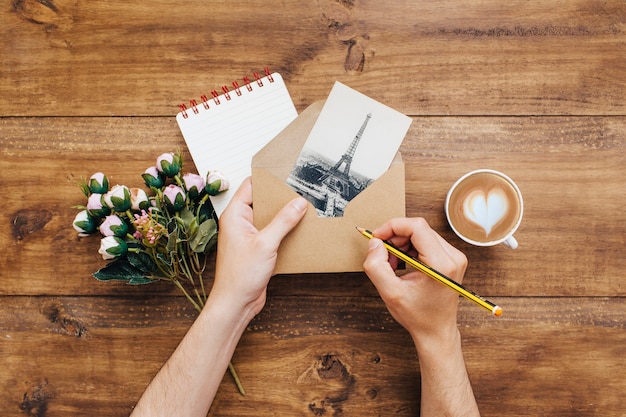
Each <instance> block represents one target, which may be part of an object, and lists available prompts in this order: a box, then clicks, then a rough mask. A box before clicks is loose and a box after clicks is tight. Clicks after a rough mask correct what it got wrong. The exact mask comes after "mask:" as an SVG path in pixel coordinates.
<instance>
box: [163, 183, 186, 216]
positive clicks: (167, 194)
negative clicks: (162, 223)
mask: <svg viewBox="0 0 626 417" xmlns="http://www.w3.org/2000/svg"><path fill="white" fill-rule="evenodd" d="M163 199H164V200H165V204H167V205H168V206H169V207H170V208H172V209H174V210H176V211H178V210H180V209H182V208H183V207H185V191H184V190H183V189H182V188H181V187H179V186H178V185H174V184H170V185H168V186H167V187H165V189H164V190H163Z"/></svg>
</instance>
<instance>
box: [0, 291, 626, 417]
mask: <svg viewBox="0 0 626 417" xmlns="http://www.w3.org/2000/svg"><path fill="white" fill-rule="evenodd" d="M503 304H504V305H505V306H506V309H507V310H506V314H505V315H504V316H503V317H502V319H495V318H492V317H490V316H489V315H488V314H485V313H484V312H483V311H482V310H480V309H477V308H475V306H473V305H471V304H469V303H463V302H462V303H461V310H460V314H459V316H460V327H461V332H462V336H463V338H464V340H465V343H464V346H465V357H466V361H467V364H468V372H469V374H470V377H471V379H472V382H473V384H474V389H475V393H476V396H477V399H478V403H479V404H480V406H481V411H482V414H483V415H484V416H500V415H516V416H518V415H519V416H521V415H529V416H534V415H550V416H579V415H620V413H621V412H622V410H623V409H624V406H626V403H625V401H624V398H623V396H622V395H621V393H622V392H623V391H624V389H626V382H625V381H624V378H623V374H622V373H621V372H619V371H618V370H619V367H620V361H621V358H622V357H623V355H624V354H625V353H626V350H625V349H626V348H624V346H626V336H625V335H626V333H625V332H624V327H625V324H624V319H623V318H624V314H625V313H626V307H625V305H626V304H624V302H623V299H621V298H588V297H582V298H550V297H547V298H524V297H516V298H510V299H506V302H504V303H503ZM0 306H1V307H0V323H2V324H0V331H1V332H2V333H1V336H2V341H1V342H0V353H1V354H2V357H3V358H5V360H4V365H3V371H2V372H0V384H1V385H2V386H3V387H5V389H4V393H3V395H2V396H0V407H2V409H3V410H4V412H5V413H9V414H10V415H19V414H20V408H21V409H22V411H23V412H24V411H25V410H26V409H27V408H28V407H33V408H32V409H31V410H32V411H31V412H32V415H46V416H62V415H69V414H71V415H75V416H82V415H85V416H86V415H93V410H94V409H97V410H98V414H99V415H103V416H123V415H128V414H129V413H130V410H131V409H132V406H133V405H134V403H135V401H136V399H137V398H138V397H139V396H140V395H141V392H142V391H143V389H144V388H145V386H146V385H147V384H148V382H149V381H150V379H151V378H152V376H153V375H154V374H155V373H156V371H157V370H158V369H159V367H160V366H161V365H162V363H163V362H164V361H165V360H166V359H167V357H168V356H169V354H170V353H171V352H172V350H173V349H174V348H175V347H176V345H177V343H178V340H179V339H180V338H181V337H182V335H183V334H184V332H185V331H186V329H187V328H188V326H189V325H190V324H191V321H192V320H193V318H194V316H195V313H194V311H193V309H192V308H191V307H190V306H189V305H188V303H187V301H186V300H185V299H183V298H181V297H131V298H128V297H115V298H106V297H2V298H1V303H0ZM77 329H81V330H80V331H77ZM607 340H611V342H612V343H606V341H607ZM233 360H234V362H235V364H236V366H237V369H238V371H239V374H240V376H241V378H242V380H243V381H244V383H245V386H246V389H247V395H246V396H245V397H242V396H240V395H239V394H238V393H237V391H236V388H234V385H233V384H232V382H231V381H230V376H229V375H226V376H225V378H224V382H223V383H222V386H221V387H220V390H219V392H218V395H217V399H216V401H215V403H214V406H213V408H212V411H211V412H210V413H209V415H212V416H258V415H259V410H261V409H262V410H264V412H263V413H262V415H302V416H314V415H399V416H414V415H417V413H418V412H417V410H418V409H419V371H418V363H417V360H416V356H415V352H414V348H413V346H412V343H411V340H410V338H409V337H408V335H407V334H406V333H405V332H404V330H403V329H401V328H400V326H399V325H398V324H397V323H395V322H394V321H393V319H392V318H391V317H390V316H389V314H388V313H387V311H386V309H385V307H384V305H383V304H382V301H381V300H380V299H378V298H377V297H350V296H342V297H309V298H307V302H306V303H303V302H302V298H301V297H289V296H273V295H270V297H269V299H268V303H267V306H266V308H265V309H264V310H263V312H262V313H261V314H260V315H259V316H258V317H257V318H256V319H255V320H254V321H253V322H252V323H251V324H250V326H249V328H248V331H247V332H246V333H245V334H244V337H243V338H242V340H241V343H240V344H239V346H238V348H237V351H236V353H235V357H234V359H233ZM572 364H576V366H570V365H572ZM610 369H613V370H614V371H613V372H608V371H609V370H610ZM599 381H602V382H601V383H599ZM37 408H38V409H45V412H44V413H42V414H36V413H35V411H34V410H35V409H37Z"/></svg>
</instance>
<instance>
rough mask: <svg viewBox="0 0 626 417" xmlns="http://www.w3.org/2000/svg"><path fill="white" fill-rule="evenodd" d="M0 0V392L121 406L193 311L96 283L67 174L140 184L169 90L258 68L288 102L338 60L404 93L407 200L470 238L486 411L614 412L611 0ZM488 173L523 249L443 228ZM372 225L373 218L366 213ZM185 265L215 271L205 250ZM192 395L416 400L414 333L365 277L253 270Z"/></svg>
mask: <svg viewBox="0 0 626 417" xmlns="http://www.w3.org/2000/svg"><path fill="white" fill-rule="evenodd" d="M5 3H6V4H4V5H3V7H2V8H1V9H0V39H1V40H2V42H0V56H1V57H2V58H1V59H0V190H2V194H1V195H2V203H3V204H2V210H1V211H0V222H1V224H2V227H0V357H1V358H2V366H0V387H2V390H0V410H2V411H1V412H0V414H2V415H12V416H15V415H18V416H38V417H55V416H67V415H71V416H83V415H85V416H87V415H89V416H91V415H94V414H97V415H101V416H124V415H128V414H129V413H130V411H131V409H132V407H133V405H134V404H135V402H136V401H137V399H138V398H139V396H140V395H141V393H142V392H143V390H144V388H145V386H146V385H147V384H148V383H149V381H150V379H151V378H152V377H153V376H154V374H155V373H156V372H157V371H158V369H159V367H160V366H161V365H162V364H163V362H164V361H165V360H166V359H167V357H168V356H169V355H170V353H171V352H172V351H173V349H174V348H175V347H176V345H177V344H178V342H179V340H180V339H181V338H182V337H183V335H184V334H185V332H186V330H187V329H188V327H189V326H190V324H191V323H192V321H193V319H194V317H195V315H196V313H195V311H194V310H193V309H192V308H191V307H190V305H188V303H187V301H186V300H185V299H184V298H183V297H181V296H180V295H179V294H178V293H177V292H176V291H175V290H174V289H173V288H171V286H170V285H168V284H167V283H159V284H154V285H150V286H141V287H131V286H127V285H124V284H113V283H107V284H105V283H99V282H97V281H95V280H94V278H92V277H91V273H92V272H94V271H95V270H96V269H97V268H98V267H100V266H102V265H103V264H104V262H103V261H102V260H101V259H99V255H97V253H96V251H97V247H98V242H97V240H98V239H97V238H96V237H93V238H79V237H78V236H77V235H76V232H74V231H73V230H72V228H71V222H72V219H73V217H74V215H75V213H76V210H75V209H74V208H72V207H73V206H75V205H80V204H83V203H84V199H83V196H82V194H81V193H80V191H79V190H78V188H77V185H76V184H77V182H78V181H79V180H80V179H81V178H82V177H88V176H89V175H91V174H92V173H93V172H96V171H103V172H105V173H107V174H108V175H109V176H110V177H111V181H112V183H113V184H115V183H120V184H126V185H129V186H141V185H142V180H141V178H140V174H141V173H142V172H143V170H144V169H145V168H147V167H148V166H151V165H153V164H154V161H155V158H156V156H157V155H159V154H161V153H162V152H168V151H173V150H176V149H177V148H181V149H182V151H183V153H184V155H185V158H186V168H187V169H188V170H194V168H193V163H192V162H191V159H190V157H189V154H188V152H187V149H186V147H185V144H184V141H183V139H182V136H181V134H180V132H179V130H178V127H177V125H176V122H175V120H174V115H175V113H176V112H177V111H178V105H179V104H180V103H183V102H188V101H189V100H190V99H197V98H198V97H199V95H200V94H210V91H211V90H213V89H219V88H220V87H221V86H222V85H230V83H231V82H232V81H233V80H241V79H242V77H243V76H245V75H248V76H250V75H252V73H253V72H254V71H262V70H263V68H264V67H265V66H269V67H270V68H271V69H272V70H275V71H278V72H280V73H281V74H282V75H283V77H284V79H285V81H286V84H287V87H288V89H289V91H290V94H291V96H292V98H293V100H294V103H295V104H296V107H297V109H298V111H302V110H303V109H304V108H306V107H307V106H308V105H310V104H311V103H313V102H315V101H318V100H322V99H324V98H326V96H327V94H328V92H329V91H330V88H331V87H332V83H333V82H334V81H335V80H338V81H341V82H343V83H345V84H347V85H349V86H351V87H353V88H355V89H357V90H359V91H361V92H362V93H364V94H367V95H369V96H370V97H372V98H375V99H377V100H379V101H381V102H383V103H385V104H387V105H389V106H391V107H393V108H395V109H397V110H399V111H401V112H403V113H405V114H408V115H410V116H412V117H413V124H412V126H411V129H410V131H409V133H408V135H407V137H406V139H405V141H404V143H403V145H402V148H401V151H402V154H403V158H404V162H405V164H406V189H407V195H406V203H407V213H408V215H410V216H423V217H425V218H426V219H427V220H428V221H429V222H430V224H431V225H432V226H433V228H434V229H435V230H437V231H438V232H439V233H441V234H442V235H443V236H444V237H445V238H446V239H448V240H449V241H450V242H451V243H453V244H454V245H455V246H457V247H459V248H460V249H461V250H462V251H463V252H465V253H466V254H467V256H468V258H469V262H470V264H469V268H468V271H467V274H466V277H465V281H464V282H465V283H466V284H467V286H468V287H469V288H471V289H472V290H473V291H476V292H477V293H479V294H481V295H484V296H486V297H488V298H489V299H491V300H493V301H496V302H497V303H498V304H500V305H501V306H502V307H503V308H504V315H503V317H502V318H500V319H494V318H492V317H491V316H489V315H488V314H485V313H484V312H483V311H482V309H479V308H476V307H475V306H474V305H471V304H469V303H468V302H465V301H461V305H460V306H461V307H460V313H459V326H460V329H461V332H462V336H463V341H464V352H465V358H466V362H467V367H468V371H469V374H470V377H471V379H472V382H473V386H474V390H475V393H476V397H477V400H478V404H479V407H480V409H481V411H482V414H483V415H484V416H538V415H548V416H556V417H574V416H582V415H584V416H618V415H623V414H624V411H623V410H625V409H626V401H625V400H624V395H623V393H624V391H626V383H625V382H624V381H626V372H624V371H623V369H622V368H623V367H622V366H621V358H623V357H624V355H625V353H626V352H625V348H624V346H626V336H625V334H626V333H625V332H624V328H625V327H626V307H625V306H626V304H625V303H624V297H626V289H625V287H624V285H623V283H622V282H623V279H624V272H623V271H625V270H626V258H625V257H624V248H625V247H626V241H625V236H626V210H625V209H624V207H626V193H625V192H624V190H626V177H625V176H624V173H626V134H625V132H626V100H625V98H626V64H625V62H626V61H625V60H624V55H625V52H626V23H625V22H626V3H624V1H621V0H609V1H600V0H573V1H557V0H551V1H544V2H528V1H517V0H515V1H509V2H498V1H494V0H477V1H472V2H458V1H453V0H444V1H437V2H426V1H414V2H385V5H384V7H381V3H380V2H377V1H372V0H358V1H348V0H318V1H314V2H301V1H293V0H291V1H286V2H280V3H279V4H277V3H268V2H261V1H259V0H247V1H239V2H221V1H210V2H207V1H187V2H184V3H181V2H170V1H164V0H154V1H151V2H141V1H120V0H114V1H106V2H86V1H80V0H13V1H10V2H5ZM484 167H488V168H493V169H499V170H502V171H504V172H506V173H507V174H509V175H510V176H511V177H512V178H513V179H514V180H515V181H516V182H517V183H518V185H519V186H520V188H521V190H522V193H523V195H524V202H525V213H524V220H523V223H522V226H521V227H520V229H519V231H518V233H517V238H518V240H519V242H520V247H519V249H517V250H515V251H510V250H508V249H506V248H503V247H495V248H474V247H470V246H469V245H467V244H465V243H463V242H462V241H461V240H460V239H458V238H456V237H455V236H454V234H453V233H452V231H451V230H450V229H449V227H448V226H447V223H446V220H445V216H444V213H443V202H444V199H445V194H446V192H447V190H448V188H449V187H450V185H451V184H452V183H453V182H454V180H456V178H458V177H459V176H461V175H462V174H464V173H465V172H467V171H469V170H472V169H476V168H484ZM367 226H368V227H375V226H376V225H367ZM209 264H210V265H209V269H208V271H207V273H206V277H207V280H208V283H209V285H210V283H211V280H212V276H213V275H212V274H213V273H212V267H213V261H211V262H209ZM233 360H234V362H235V364H236V366H237V369H238V372H239V374H240V376H241V378H242V380H243V382H244V384H245V386H246V389H247V391H248V395H246V396H245V397H242V396H240V395H239V394H238V393H237V391H236V388H235V385H234V384H233V383H232V381H231V380H230V376H229V375H226V376H225V377H224V381H223V383H222V385H221V387H220V390H219V392H218V395H217V398H216V400H215V402H214V405H213V407H212V409H211V411H210V412H209V415H211V416H255V417H256V416H258V415H278V416H283V415H289V416H292V415H295V416H370V415H381V416H388V415H398V416H416V415H419V405H420V404H419V391H420V387H419V370H418V365H419V364H418V363H417V360H416V355H415V351H414V348H413V346H412V344H411V341H410V339H409V337H408V336H407V335H406V333H405V332H404V330H403V329H402V328H401V327H400V326H399V325H398V324H397V323H395V322H394V321H393V319H392V318H391V317H390V316H389V314H388V313H387V311H386V309H385V306H384V304H383V303H382V301H381V300H380V298H379V297H378V295H377V292H376V290H375V288H374V287H373V286H372V284H371V283H370V281H369V280H368V278H367V277H366V276H365V275H364V274H362V273H351V274H308V275H283V276H276V277H274V278H272V280H271V282H270V285H269V288H268V303H267V306H266V308H265V309H264V310H263V311H262V313H261V314H260V315H259V316H258V317H257V318H256V319H255V320H254V321H253V322H252V323H251V324H250V326H249V328H248V331H247V332H246V333H245V334H244V337H243V339H242V340H241V343H240V345H239V346H238V348H237V351H236V353H235V357H234V359H233Z"/></svg>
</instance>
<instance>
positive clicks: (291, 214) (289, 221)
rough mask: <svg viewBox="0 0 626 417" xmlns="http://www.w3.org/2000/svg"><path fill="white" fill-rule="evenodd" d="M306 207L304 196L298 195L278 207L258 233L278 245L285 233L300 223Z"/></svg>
mask: <svg viewBox="0 0 626 417" xmlns="http://www.w3.org/2000/svg"><path fill="white" fill-rule="evenodd" d="M306 209H307V201H306V200H305V199H304V198H302V197H298V198H295V199H293V200H291V201H290V202H289V203H287V204H286V205H285V206H284V207H283V208H282V209H280V211H279V212H278V213H277V214H276V216H274V218H273V219H272V221H271V222H270V223H269V224H268V225H267V226H265V228H264V229H263V230H262V231H261V232H260V233H261V234H263V235H265V237H266V238H267V239H269V240H271V241H272V242H273V243H274V244H275V246H276V247H278V245H280V242H281V241H282V240H283V238H284V237H285V236H287V233H289V232H290V231H291V230H292V229H293V228H294V227H296V226H297V225H298V223H300V220H302V218H303V217H304V213H306Z"/></svg>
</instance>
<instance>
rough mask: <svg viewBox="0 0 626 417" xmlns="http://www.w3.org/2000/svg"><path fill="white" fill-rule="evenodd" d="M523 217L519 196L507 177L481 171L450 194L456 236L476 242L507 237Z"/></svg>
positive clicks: (449, 207) (450, 215)
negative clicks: (459, 235)
mask: <svg viewBox="0 0 626 417" xmlns="http://www.w3.org/2000/svg"><path fill="white" fill-rule="evenodd" d="M520 216H521V202H520V200H519V198H518V194H517V192H516V190H515V188H514V187H513V185H511V184H510V183H509V182H508V181H507V180H506V179H505V178H503V177H501V176H499V175H497V174H494V173H491V172H479V173H476V174H473V175H470V176H468V177H467V178H465V179H464V180H462V181H461V182H460V183H459V184H457V186H456V187H455V188H454V190H452V191H451V194H450V197H449V202H448V218H449V220H450V223H451V224H452V225H453V227H454V229H455V230H456V231H457V233H459V234H461V235H463V236H465V237H466V238H468V239H470V240H473V241H476V242H483V243H486V242H493V241H497V240H500V239H503V238H505V237H506V236H507V235H508V234H509V232H510V231H511V230H512V229H513V228H514V227H515V225H516V224H517V222H518V220H519V218H520Z"/></svg>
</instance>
